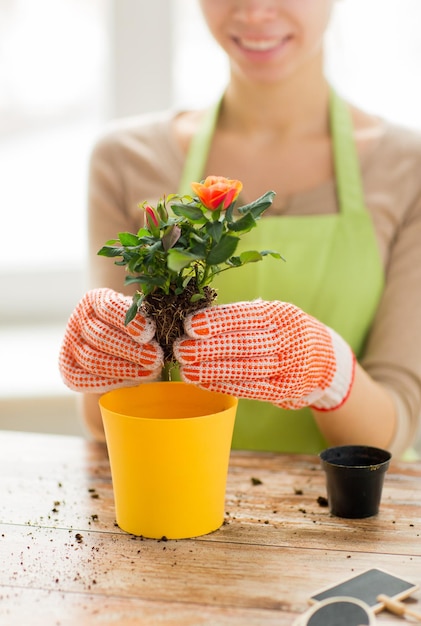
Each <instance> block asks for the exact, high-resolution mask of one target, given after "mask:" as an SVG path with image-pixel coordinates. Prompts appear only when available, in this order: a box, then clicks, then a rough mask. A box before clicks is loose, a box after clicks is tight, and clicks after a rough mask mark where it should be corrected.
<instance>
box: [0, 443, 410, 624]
mask: <svg viewBox="0 0 421 626" xmlns="http://www.w3.org/2000/svg"><path fill="white" fill-rule="evenodd" d="M0 494H1V498H0V624H5V625H6V624H7V626H13V625H14V624H19V625H21V624H31V625H32V624H34V625H35V626H37V625H38V624H43V625H47V626H48V625H49V624H52V625H53V624H64V625H67V624H76V623H77V624H89V625H90V624H124V625H129V626H130V625H131V624H142V625H143V624H146V625H149V624H154V625H155V624H157V625H159V624H168V625H171V626H172V625H174V626H178V625H181V624H183V625H184V626H190V625H195V624H197V625H198V626H202V625H204V624H216V625H220V624H221V625H225V624H226V625H227V626H237V625H243V624H244V625H250V626H254V624H256V625H259V626H260V625H261V626H265V625H272V624H273V625H275V624H276V625H277V626H283V625H285V626H286V625H288V626H291V624H292V622H293V621H294V619H295V617H297V615H298V614H299V613H301V612H303V611H304V610H305V609H306V608H307V606H308V604H307V601H308V598H309V596H310V595H311V594H312V593H314V592H315V591H316V590H318V589H320V588H321V587H324V586H326V585H328V584H333V583H336V582H339V581H340V580H342V579H344V578H346V577H348V576H352V575H354V574H356V573H359V572H361V571H364V570H365V569H368V568H371V567H379V568H382V569H385V570H387V571H390V572H391V573H394V574H396V575H398V576H402V577H403V578H406V579H408V580H411V581H413V582H414V583H417V584H418V585H421V517H420V502H421V464H419V463H414V464H404V463H392V465H391V468H390V470H389V472H388V473H387V475H386V479H385V485H384V491H383V498H382V503H381V508H380V513H379V515H378V516H376V517H373V518H368V519H366V520H345V519H340V518H335V517H333V516H331V515H330V513H329V511H328V508H327V507H325V506H321V505H320V503H319V498H320V497H324V496H325V495H326V492H325V483H324V474H323V472H322V470H321V467H320V465H319V461H318V458H317V457H310V456H298V455H276V454H266V453H260V454H259V453H249V452H246V453H244V452H233V453H232V455H231V463H230V470H229V476H228V484H227V495H226V516H225V523H224V525H223V526H222V527H221V528H220V529H219V530H218V531H216V532H215V533H212V534H210V535H206V536H204V537H201V538H197V539H191V540H179V541H157V540H148V539H142V538H139V537H133V536H132V535H129V534H127V533H124V532H123V531H121V530H120V529H119V528H118V527H117V526H116V524H115V517H114V503H113V492H112V483H111V476H110V469H109V464H108V459H107V453H106V449H105V447H104V446H101V445H99V444H95V443H91V442H87V441H84V440H83V439H80V438H77V437H62V436H55V435H54V436H53V435H35V434H27V433H12V432H3V433H0ZM419 594H420V592H416V593H415V594H414V595H413V596H412V598H411V599H409V600H407V601H405V602H407V603H408V606H410V607H412V608H414V609H417V608H418V609H419V602H420V600H421V596H420V595H419ZM378 621H379V623H383V624H388V623H390V624H397V623H402V619H401V618H399V617H397V616H392V615H388V614H387V613H386V612H383V613H382V614H381V615H380V616H379V617H378Z"/></svg>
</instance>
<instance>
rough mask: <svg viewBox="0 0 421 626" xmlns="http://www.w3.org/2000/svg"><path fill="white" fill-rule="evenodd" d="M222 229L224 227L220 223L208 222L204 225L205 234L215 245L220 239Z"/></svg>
mask: <svg viewBox="0 0 421 626" xmlns="http://www.w3.org/2000/svg"><path fill="white" fill-rule="evenodd" d="M223 229H224V225H223V223H222V222H208V223H207V224H206V232H207V233H208V235H209V236H210V237H212V239H213V240H214V241H216V242H217V243H218V241H219V240H220V239H221V235H222V231H223Z"/></svg>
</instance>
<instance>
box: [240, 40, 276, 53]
mask: <svg viewBox="0 0 421 626" xmlns="http://www.w3.org/2000/svg"><path fill="white" fill-rule="evenodd" d="M279 44H280V40H279V39H241V45H242V46H243V48H247V49H248V50H256V51H258V52H264V51H266V50H271V49H272V48H275V47H276V46H278V45H279Z"/></svg>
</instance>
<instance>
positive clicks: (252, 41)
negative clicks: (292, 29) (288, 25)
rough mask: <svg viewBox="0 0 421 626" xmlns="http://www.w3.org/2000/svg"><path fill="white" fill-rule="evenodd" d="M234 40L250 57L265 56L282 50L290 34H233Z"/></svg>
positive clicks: (289, 38)
mask: <svg viewBox="0 0 421 626" xmlns="http://www.w3.org/2000/svg"><path fill="white" fill-rule="evenodd" d="M233 40H234V42H235V43H236V45H237V46H238V47H239V48H241V50H242V51H243V52H244V53H246V54H247V55H249V56H250V57H251V58H253V57H256V58H258V57H259V56H261V57H267V56H268V55H269V56H271V55H272V54H275V53H278V52H279V51H280V50H282V49H283V48H284V47H285V46H286V45H287V44H288V42H289V41H290V40H292V35H285V36H283V37H258V36H256V37H240V36H234V37H233Z"/></svg>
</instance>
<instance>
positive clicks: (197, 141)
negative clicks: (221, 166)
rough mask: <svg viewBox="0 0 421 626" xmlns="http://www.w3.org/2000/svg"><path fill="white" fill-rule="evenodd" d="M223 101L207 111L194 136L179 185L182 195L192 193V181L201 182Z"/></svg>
mask: <svg viewBox="0 0 421 626" xmlns="http://www.w3.org/2000/svg"><path fill="white" fill-rule="evenodd" d="M221 102H222V98H220V99H219V100H218V102H216V103H215V104H213V105H212V106H211V107H210V108H209V109H208V110H207V111H205V113H204V116H203V119H202V121H201V123H200V125H199V128H198V130H197V132H196V133H195V134H194V135H193V137H192V140H191V142H190V146H189V149H188V152H187V156H186V160H185V162H184V168H183V172H182V174H181V180H180V183H179V187H178V193H179V195H181V196H182V195H184V194H186V195H189V194H191V193H192V188H191V186H190V185H191V183H192V182H200V181H199V180H198V179H199V177H202V176H203V172H204V171H205V167H206V161H207V159H208V154H209V148H210V145H211V142H212V137H213V134H214V132H215V127H216V122H217V119H218V115H219V109H220V106H221Z"/></svg>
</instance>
